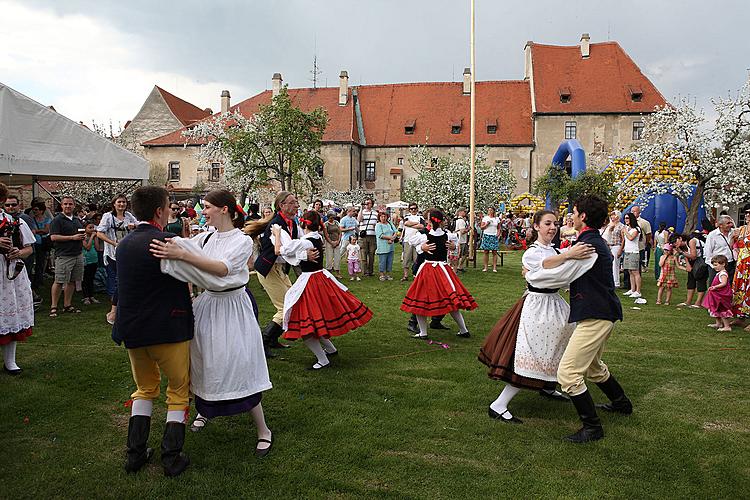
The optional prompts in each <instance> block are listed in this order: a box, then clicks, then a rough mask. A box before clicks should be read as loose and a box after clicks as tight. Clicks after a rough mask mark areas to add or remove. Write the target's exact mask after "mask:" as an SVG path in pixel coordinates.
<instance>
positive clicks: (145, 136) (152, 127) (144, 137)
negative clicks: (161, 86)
mask: <svg viewBox="0 0 750 500" xmlns="http://www.w3.org/2000/svg"><path fill="white" fill-rule="evenodd" d="M179 128H182V123H181V122H180V121H179V120H178V119H177V118H176V117H175V116H174V115H173V114H172V111H171V110H170V109H169V107H168V106H167V103H166V102H164V98H163V97H162V96H161V93H160V92H159V90H158V89H157V88H156V87H154V88H153V89H152V90H151V93H150V94H149V95H148V97H147V98H146V101H145V102H144V103H143V106H141V109H140V111H138V114H136V115H135V117H134V118H133V119H132V120H131V122H130V125H128V128H126V129H125V130H123V132H122V134H121V135H120V137H121V138H122V140H123V141H125V143H126V144H134V145H137V148H138V150H139V151H140V150H142V149H143V146H141V143H143V142H145V141H148V140H151V139H155V138H157V137H161V136H163V135H166V134H168V133H170V132H173V131H175V130H177V129H179Z"/></svg>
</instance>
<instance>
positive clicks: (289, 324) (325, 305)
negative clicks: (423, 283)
mask: <svg viewBox="0 0 750 500" xmlns="http://www.w3.org/2000/svg"><path fill="white" fill-rule="evenodd" d="M300 224H301V225H302V228H303V230H304V235H303V236H302V238H301V239H298V240H293V239H291V237H290V236H289V234H288V233H286V232H285V231H282V230H281V227H279V226H278V225H274V226H273V227H272V228H271V234H272V236H273V243H274V248H275V251H276V255H280V256H281V257H283V258H284V260H286V261H287V262H288V263H289V264H290V265H292V266H296V265H299V266H300V269H302V274H301V275H300V277H299V278H297V281H295V282H294V285H292V288H290V289H289V291H288V292H287V293H286V296H285V297H284V320H283V321H284V324H283V328H284V338H285V339H302V340H303V342H304V343H305V345H306V346H307V348H308V349H310V350H311V351H312V352H313V354H315V357H316V358H317V361H316V362H315V364H313V365H312V366H311V367H310V368H309V369H310V370H320V369H323V368H325V367H327V366H329V365H330V361H329V359H328V356H331V355H335V354H338V351H337V350H336V346H334V345H333V342H331V337H336V336H339V335H344V334H345V333H347V332H350V331H351V330H354V329H355V328H359V327H360V326H362V325H364V324H365V323H367V322H368V321H370V319H371V318H372V311H370V309H369V308H368V307H367V306H366V305H364V304H363V303H362V301H360V300H359V299H358V298H357V297H355V296H354V295H353V294H352V293H351V292H350V291H349V290H348V288H347V287H346V286H344V285H342V284H341V283H340V282H339V281H338V280H337V279H336V278H335V277H334V276H333V275H332V274H331V273H330V272H329V271H328V270H326V269H324V268H323V240H322V237H321V235H320V233H318V231H319V230H320V228H321V221H320V214H319V213H318V212H316V211H313V210H309V211H307V212H305V213H304V215H303V216H302V219H300ZM310 249H315V250H317V251H318V257H317V258H316V259H315V260H304V259H305V258H306V256H307V255H308V250H310Z"/></svg>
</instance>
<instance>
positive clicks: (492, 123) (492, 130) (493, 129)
mask: <svg viewBox="0 0 750 500" xmlns="http://www.w3.org/2000/svg"><path fill="white" fill-rule="evenodd" d="M485 125H486V126H487V133H488V134H497V118H494V119H492V120H487V121H486V122H485Z"/></svg>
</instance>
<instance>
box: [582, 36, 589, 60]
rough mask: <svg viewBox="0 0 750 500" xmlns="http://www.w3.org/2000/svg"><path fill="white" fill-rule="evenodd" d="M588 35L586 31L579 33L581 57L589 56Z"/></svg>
mask: <svg viewBox="0 0 750 500" xmlns="http://www.w3.org/2000/svg"><path fill="white" fill-rule="evenodd" d="M589 40H591V37H589V34H588V33H584V34H583V35H581V57H582V58H584V59H587V58H588V57H589Z"/></svg>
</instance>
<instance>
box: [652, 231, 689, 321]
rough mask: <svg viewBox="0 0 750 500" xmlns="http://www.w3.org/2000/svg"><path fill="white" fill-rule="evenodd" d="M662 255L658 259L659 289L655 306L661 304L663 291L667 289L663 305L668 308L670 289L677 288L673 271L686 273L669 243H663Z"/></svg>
mask: <svg viewBox="0 0 750 500" xmlns="http://www.w3.org/2000/svg"><path fill="white" fill-rule="evenodd" d="M662 251H663V252H664V254H663V255H662V256H661V257H660V258H659V268H660V274H659V280H658V281H657V282H656V284H657V286H658V287H659V291H658V292H657V293H656V304H657V305H659V304H661V303H662V302H661V297H662V294H663V293H664V289H665V288H666V289H667V297H666V300H665V301H664V305H665V306H668V305H669V301H670V300H672V289H673V288H677V287H678V286H679V283H678V282H677V276H676V274H675V269H681V270H683V271H687V268H686V267H685V266H684V265H683V264H681V263H680V262H679V261H678V260H677V257H676V256H675V249H674V247H672V245H670V244H669V243H665V244H664V246H663V247H662Z"/></svg>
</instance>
